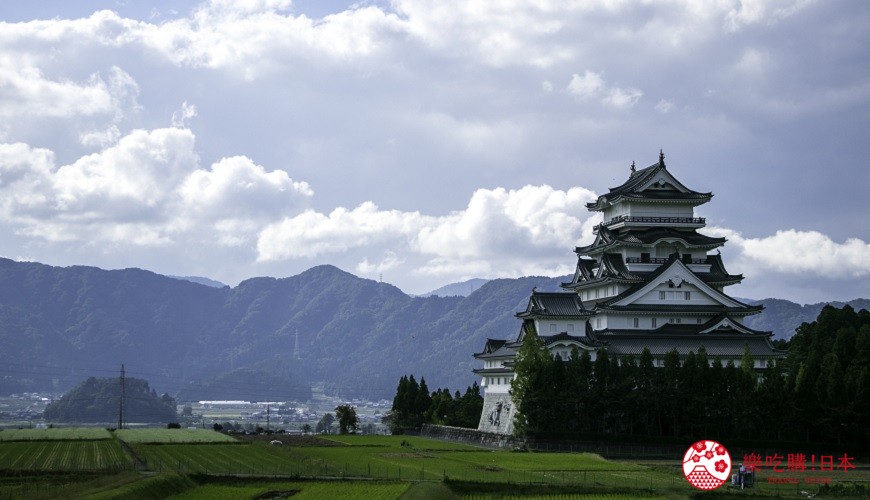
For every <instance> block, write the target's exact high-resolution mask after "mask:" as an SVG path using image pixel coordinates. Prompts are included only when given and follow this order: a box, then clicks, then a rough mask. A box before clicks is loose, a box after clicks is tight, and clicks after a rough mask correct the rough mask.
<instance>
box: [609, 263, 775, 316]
mask: <svg viewBox="0 0 870 500" xmlns="http://www.w3.org/2000/svg"><path fill="white" fill-rule="evenodd" d="M679 260H680V258H679V254H677V253H672V254H671V255H670V256H669V257H668V261H667V262H665V263H664V264H662V265H660V266H659V267H658V269H656V270H655V271H653V272H651V273H649V274H646V275H643V281H642V282H640V283H638V284H636V285H634V286H632V287H630V288H628V289H626V290H625V291H623V292H622V293H620V294H619V295H616V296H614V297H611V298H609V299H606V300H604V301H601V302H599V303H598V306H599V307H602V306H609V305H610V304H615V303H616V302H619V301H620V300H622V299H624V298H626V297H628V296H630V295H632V294H633V293H635V292H637V291H638V290H640V289H641V288H643V287H645V286H646V285H647V284H648V283H649V282H650V281H652V280H654V279H656V278H658V277H659V276H661V275H662V274H663V273H665V272H666V271H667V270H668V269H669V268H670V266H671V265H673V263H674V262H677V261H679ZM687 269H688V268H687ZM722 269H724V268H722ZM689 272H692V270H691V269H689ZM692 274H694V275H695V276H698V278H700V279H701V280H702V281H705V282H706V280H704V278H703V277H702V275H701V274H703V273H701V274H698V273H694V272H692ZM729 277H731V278H739V279H743V277H742V276H729ZM720 293H721V292H720ZM723 295H725V294H724V293H723ZM728 298H730V299H731V300H733V301H734V302H736V303H738V304H740V307H741V308H742V307H746V308H752V307H755V306H749V305H747V304H744V303H742V302H740V301H739V300H737V299H735V298H733V297H728ZM762 309H763V307H762ZM760 310H761V309H759V311H760ZM722 312H725V311H722Z"/></svg>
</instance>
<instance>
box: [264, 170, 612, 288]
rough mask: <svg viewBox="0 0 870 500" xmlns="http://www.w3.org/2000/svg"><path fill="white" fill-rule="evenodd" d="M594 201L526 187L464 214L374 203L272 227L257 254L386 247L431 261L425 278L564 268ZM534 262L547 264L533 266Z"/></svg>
mask: <svg viewBox="0 0 870 500" xmlns="http://www.w3.org/2000/svg"><path fill="white" fill-rule="evenodd" d="M594 199H595V193H593V192H591V191H589V190H587V189H584V188H581V187H575V188H571V189H569V190H567V191H561V190H557V189H554V188H552V187H550V186H525V187H523V188H521V189H516V190H507V189H503V188H497V189H492V190H488V189H479V190H477V191H476V192H475V193H474V194H473V195H472V197H471V199H470V200H469V203H468V206H467V207H466V208H465V209H464V210H461V211H457V212H454V213H451V214H448V215H445V216H427V215H422V214H420V213H419V212H402V211H397V210H380V209H378V207H377V206H376V205H374V204H373V203H371V202H366V203H363V204H361V205H360V206H358V207H356V208H354V209H352V210H348V209H346V208H341V207H340V208H337V209H335V210H333V211H332V212H331V213H330V214H329V215H324V214H321V213H318V212H315V211H313V210H309V211H306V212H303V213H302V214H299V215H297V216H295V217H290V218H286V219H284V220H283V221H281V222H278V223H275V224H271V225H269V226H267V227H266V228H265V229H264V230H263V231H262V232H261V233H260V236H259V240H258V244H257V249H258V254H259V259H260V260H261V261H277V260H289V259H296V258H302V257H315V256H318V255H321V254H329V253H340V252H346V251H348V250H350V249H354V248H368V247H374V246H377V245H381V244H389V245H391V246H393V247H394V248H397V249H400V250H398V251H400V252H402V255H414V256H416V257H417V260H419V258H423V259H426V263H425V264H423V265H421V266H418V267H415V268H414V272H415V273H417V274H420V275H451V276H453V275H457V274H460V275H469V274H470V273H472V272H477V273H479V274H483V275H487V276H490V277H492V276H505V275H516V274H517V273H522V272H523V271H522V269H526V270H527V271H528V270H530V269H533V270H534V269H536V270H541V271H543V270H545V269H547V270H549V271H554V270H555V271H562V270H564V269H565V267H564V261H562V262H557V261H556V260H554V256H558V257H557V259H561V258H564V255H565V252H566V251H570V248H571V247H572V245H573V244H575V243H577V242H579V241H589V240H590V239H591V238H592V226H593V225H594V224H595V223H596V221H597V218H596V217H595V216H590V215H589V213H588V212H587V211H586V208H585V204H586V203H587V202H589V201H592V200H594ZM554 249H555V252H554ZM397 255H398V254H397ZM530 257H531V259H530ZM535 259H542V260H543V261H544V262H543V263H541V264H540V265H539V266H535V265H534V260H535ZM530 260H531V262H530ZM398 264H400V262H399V259H393V258H390V257H389V256H388V257H387V258H385V259H384V261H382V262H381V263H380V264H372V263H370V262H369V261H368V259H365V260H363V261H362V262H361V263H359V264H358V265H357V269H358V270H360V271H361V272H373V271H374V270H376V269H378V266H389V267H394V266H396V265H398ZM386 268H387V267H384V269H386Z"/></svg>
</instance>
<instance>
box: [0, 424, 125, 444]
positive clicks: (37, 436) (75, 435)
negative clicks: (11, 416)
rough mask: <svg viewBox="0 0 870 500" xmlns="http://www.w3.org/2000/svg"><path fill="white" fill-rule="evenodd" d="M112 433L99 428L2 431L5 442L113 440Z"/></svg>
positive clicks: (1, 437)
mask: <svg viewBox="0 0 870 500" xmlns="http://www.w3.org/2000/svg"><path fill="white" fill-rule="evenodd" d="M111 438H112V433H111V432H109V431H107V430H106V429H102V428H98V427H70V428H59V429H6V430H4V431H0V442H4V441H56V440H61V441H76V440H97V439H111Z"/></svg>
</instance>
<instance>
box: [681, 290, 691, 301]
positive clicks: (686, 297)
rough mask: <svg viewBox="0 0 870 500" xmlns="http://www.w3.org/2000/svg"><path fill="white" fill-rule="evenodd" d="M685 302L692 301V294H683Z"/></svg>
mask: <svg viewBox="0 0 870 500" xmlns="http://www.w3.org/2000/svg"><path fill="white" fill-rule="evenodd" d="M683 294H685V299H686V300H692V292H683Z"/></svg>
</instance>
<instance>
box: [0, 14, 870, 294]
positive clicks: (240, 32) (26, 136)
mask: <svg viewBox="0 0 870 500" xmlns="http://www.w3.org/2000/svg"><path fill="white" fill-rule="evenodd" d="M867 47H870V2H866V1H863V0H833V1H812V0H746V1H738V0H710V1H704V2H697V1H692V0H662V1H628V0H624V1H622V0H583V1H563V0H559V1H555V0H554V1H547V0H537V1H507V0H506V1H490V0H486V1H476V0H458V1H452V0H442V1H438V2H431V1H422V0H394V1H392V2H385V1H376V2H360V3H350V2H341V1H327V2H321V1H314V0H309V1H298V2H291V1H289V0H240V1H231V0H210V1H152V2H144V1H136V2H134V1H132V0H125V1H121V0H92V1H81V2H67V1H61V0H46V1H32V2H3V3H2V4H0V256H3V257H6V258H11V259H15V260H19V261H37V262H43V263H46V264H51V265H58V266H70V265H90V266H98V267H102V268H106V269H119V268H127V267H138V268H144V269H149V270H152V271H154V272H157V273H161V274H169V275H182V276H188V275H195V276H205V277H209V278H212V279H216V280H219V281H222V282H224V283H226V284H229V285H231V286H234V285H236V284H238V283H239V282H241V281H243V280H245V279H248V278H252V277H258V276H274V277H286V276H292V275H295V274H298V273H300V272H302V271H304V270H306V269H308V268H310V267H312V266H315V265H320V264H333V265H336V266H338V267H340V268H342V269H344V270H346V271H348V272H351V273H353V274H356V275H358V276H361V277H364V278H370V279H381V277H382V279H383V281H385V282H389V283H392V284H395V285H396V286H398V287H400V288H401V289H402V290H404V291H406V292H408V293H423V292H426V291H429V290H432V289H435V288H438V287H440V286H442V285H444V284H447V283H451V282H457V281H462V280H465V279H469V278H501V277H518V276H526V275H548V276H558V275H565V274H569V273H571V272H573V269H574V266H575V265H576V255H575V254H574V253H573V249H574V247H575V246H577V245H585V244H588V243H590V242H591V241H592V239H593V235H592V227H593V226H594V225H595V224H597V223H598V222H599V221H600V215H596V214H595V213H590V212H588V211H587V210H586V208H585V204H586V203H587V202H589V201H592V200H593V199H594V198H595V197H596V196H598V195H600V194H603V193H606V192H607V190H608V189H609V188H611V187H615V186H617V185H619V184H621V183H622V182H624V181H625V180H626V179H627V178H628V175H629V166H630V165H631V163H632V162H636V163H637V165H638V166H639V167H645V166H648V165H651V164H653V163H655V162H656V161H657V160H658V155H659V151H660V150H663V151H664V154H665V156H666V163H667V165H668V169H669V170H670V171H671V172H672V173H673V174H674V175H675V176H676V177H677V178H678V179H680V180H681V181H682V182H683V183H684V184H685V185H687V186H688V187H690V188H692V189H694V190H696V191H702V192H707V191H712V192H713V193H714V198H713V199H712V201H711V202H710V203H708V204H706V205H703V206H701V207H698V208H697V209H696V213H697V214H698V215H699V216H703V217H706V218H707V225H708V227H707V228H706V229H705V230H704V231H705V232H706V233H707V234H711V235H721V236H725V237H727V238H728V243H727V244H726V245H725V247H724V248H723V249H722V253H723V256H724V258H725V263H726V267H727V268H728V270H729V272H732V273H742V274H744V275H745V276H746V279H745V280H744V282H743V283H742V284H740V285H737V286H733V287H730V288H729V289H728V292H729V293H730V294H732V295H736V296H739V297H746V298H755V299H761V298H766V297H777V298H783V299H789V300H793V301H797V302H801V303H811V302H819V301H828V300H849V299H853V298H857V297H868V296H870V293H868V292H870V244H868V241H870V224H868V222H867V221H868V220H870V201H868V192H870V174H868V169H870V168H868V167H870V164H868V160H867V159H868V158H870V140H868V131H870V51H868V50H867Z"/></svg>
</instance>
